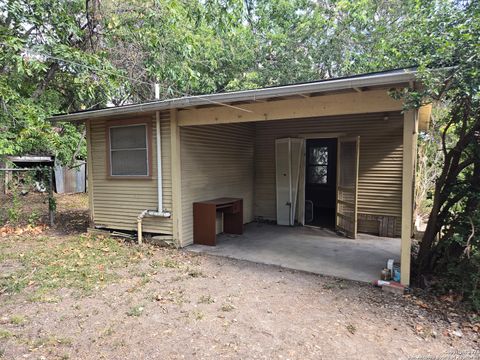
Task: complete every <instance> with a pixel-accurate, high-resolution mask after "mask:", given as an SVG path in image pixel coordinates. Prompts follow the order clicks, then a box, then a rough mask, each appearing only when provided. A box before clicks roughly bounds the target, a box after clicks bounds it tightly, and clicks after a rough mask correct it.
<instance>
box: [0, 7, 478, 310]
mask: <svg viewBox="0 0 480 360" xmlns="http://www.w3.org/2000/svg"><path fill="white" fill-rule="evenodd" d="M479 7H480V5H479V1H477V0H465V1H462V0H435V1H431V0H388V1H387V0H378V1H377V0H365V1H356V0H338V1H334V0H317V1H310V0H293V1H287V0H243V1H242V0H207V1H200V0H195V1H178V0H149V1H138V0H128V1H117V0H109V1H103V2H100V1H99V0H93V1H83V0H73V1H61V0H53V1H52V0H48V1H47V0H33V1H32V0H29V1H26V0H6V1H3V2H2V3H1V4H0V157H1V156H3V155H8V154H25V153H28V152H30V153H42V152H49V153H54V154H55V155H57V157H58V158H59V159H60V160H61V161H63V162H64V163H69V162H73V161H74V159H75V158H76V157H84V156H85V145H84V139H83V137H84V134H85V130H84V127H83V125H72V124H55V125H53V126H52V125H51V124H50V123H49V122H48V121H47V120H46V119H47V118H48V116H50V115H51V114H54V113H58V112H66V111H75V110H83V109H92V108H97V107H103V106H106V105H107V104H108V103H112V104H114V105H121V104H127V103H131V102H136V101H145V100H151V99H153V93H154V91H153V84H154V83H158V84H160V86H161V96H162V97H163V98H167V97H175V96H181V95H185V94H200V93H209V92H218V91H224V90H235V89H246V88H255V87H261V86H270V85H280V84H286V83H292V82H299V81H309V80H317V79H325V78H330V77H335V76H344V75H350V74H357V73H363V72H370V71H381V70H385V69H391V68H398V67H409V66H418V69H419V73H420V78H421V80H422V81H423V83H424V87H423V88H422V89H407V91H406V92H405V93H402V94H400V96H404V97H405V98H406V99H407V100H408V101H407V103H408V106H409V107H418V106H420V105H421V104H425V103H428V102H433V103H434V105H435V106H436V107H437V109H436V110H435V114H436V116H435V122H434V127H433V128H432V130H431V131H430V132H429V133H428V134H421V142H422V144H423V146H422V151H421V153H420V158H419V161H418V164H419V169H418V170H419V180H420V181H419V183H418V190H419V191H418V198H417V203H418V204H419V205H420V207H419V208H418V210H419V212H420V213H421V214H427V213H429V215H430V216H429V221H428V226H427V229H426V232H425V236H424V239H423V241H422V242H421V244H420V250H419V253H418V254H414V255H415V256H416V258H415V259H414V260H415V261H414V263H415V265H416V272H415V274H416V276H417V279H419V280H420V283H421V284H422V285H427V286H430V285H434V284H435V282H434V279H435V278H436V279H440V280H439V281H438V280H437V281H436V284H442V286H441V289H439V290H443V291H449V290H453V291H455V292H460V293H462V294H463V295H464V296H465V298H468V299H469V300H470V301H471V303H472V304H473V305H474V306H476V307H477V308H480V294H479V290H478V287H479V278H480V275H479V274H480V259H479V257H480V250H479V245H480V244H479V242H480V237H479V233H480V231H479V225H480V223H479V221H480V220H479V219H480V213H479V211H480V210H479V201H480V200H479V193H480V189H479V186H480V165H479V160H478V159H479V135H478V134H479V131H480V129H479V110H478V109H479V106H478V105H479V103H478V102H479V86H480V84H479V81H480V80H479V79H480V74H479V70H478V69H480V63H479V44H478V39H479V38H480V33H479V26H480V25H479V24H480V16H479ZM439 69H441V70H439ZM397 95H398V94H397ZM9 215H10V217H11V218H12V219H13V220H15V218H16V217H17V214H16V211H15V207H13V208H12V209H11V210H10V213H9ZM32 221H33V220H32ZM172 265H173V264H172ZM437 288H438V286H437Z"/></svg>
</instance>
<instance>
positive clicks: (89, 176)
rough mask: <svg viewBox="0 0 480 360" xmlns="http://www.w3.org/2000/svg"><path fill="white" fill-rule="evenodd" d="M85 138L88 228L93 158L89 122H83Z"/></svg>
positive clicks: (92, 222)
mask: <svg viewBox="0 0 480 360" xmlns="http://www.w3.org/2000/svg"><path fill="white" fill-rule="evenodd" d="M85 128H86V133H85V138H86V139H87V174H86V175H87V193H88V211H89V220H90V221H89V222H90V224H89V225H90V227H94V226H95V224H94V219H95V217H94V213H95V212H94V207H93V160H92V159H93V156H92V139H91V136H92V129H91V120H87V121H86V122H85Z"/></svg>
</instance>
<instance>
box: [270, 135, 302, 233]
mask: <svg viewBox="0 0 480 360" xmlns="http://www.w3.org/2000/svg"><path fill="white" fill-rule="evenodd" d="M302 153H303V140H302V139H295V138H284V139H277V140H276V141H275V172H276V199H277V224H278V225H294V223H295V218H296V209H297V199H298V194H299V191H298V186H299V178H300V169H301V155H302Z"/></svg>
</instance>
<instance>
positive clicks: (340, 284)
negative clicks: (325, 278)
mask: <svg viewBox="0 0 480 360" xmlns="http://www.w3.org/2000/svg"><path fill="white" fill-rule="evenodd" d="M346 287H347V286H346V285H345V283H344V282H343V281H342V280H337V281H333V282H329V283H325V284H323V285H322V288H323V289H325V290H332V289H335V288H338V289H340V290H342V289H345V288H346Z"/></svg>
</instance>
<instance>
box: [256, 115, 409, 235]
mask: <svg viewBox="0 0 480 360" xmlns="http://www.w3.org/2000/svg"><path fill="white" fill-rule="evenodd" d="M386 116H388V118H387V119H385V117H386ZM255 128H256V137H255V202H254V215H255V217H261V218H265V219H272V220H275V218H276V202H275V153H274V150H275V139H277V138H282V137H298V136H302V135H305V134H322V133H323V134H325V133H343V134H345V135H346V136H357V135H358V136H360V164H359V191H358V213H359V227H358V231H359V232H370V233H375V232H377V231H378V226H379V223H378V221H379V220H378V218H379V216H380V217H383V216H392V217H395V219H396V224H395V234H396V235H397V236H399V235H400V229H401V205H402V202H401V201H402V136H403V132H402V131H403V115H402V114H400V113H399V112H396V113H377V114H363V115H348V116H335V117H323V118H316V119H304V120H279V121H268V122H258V123H256V124H255Z"/></svg>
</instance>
